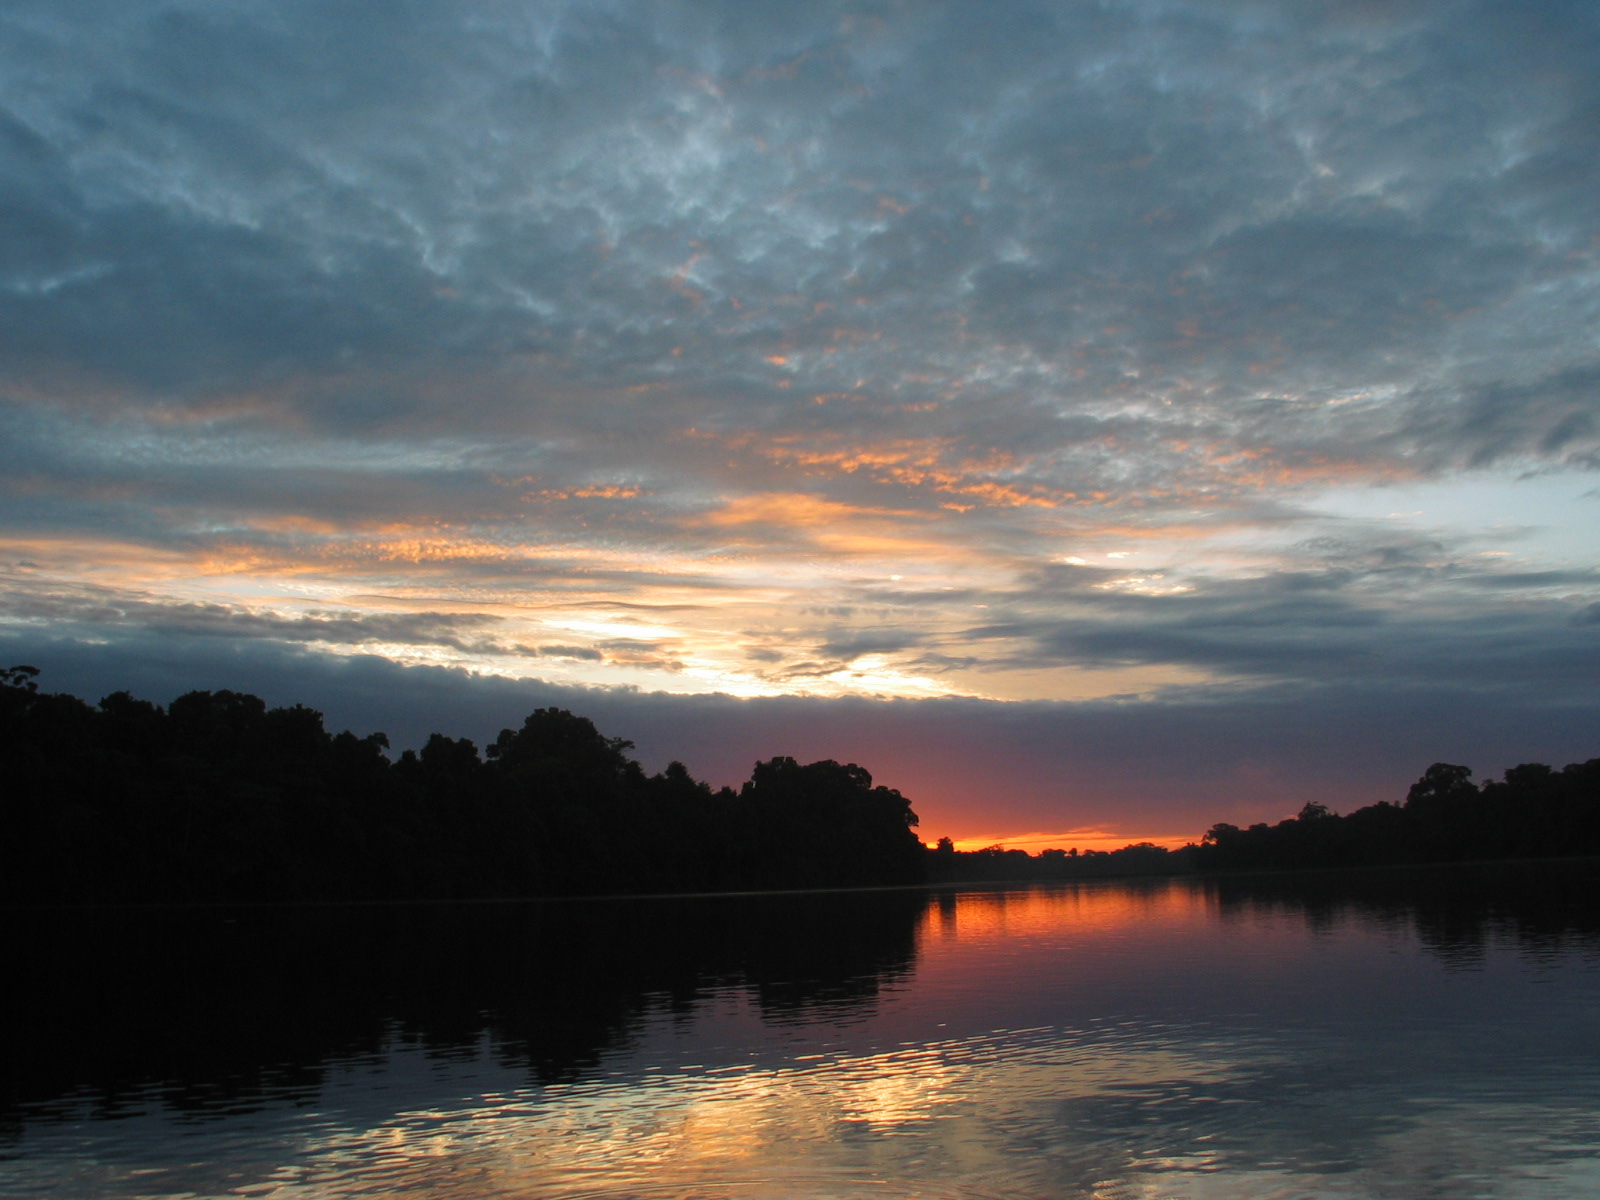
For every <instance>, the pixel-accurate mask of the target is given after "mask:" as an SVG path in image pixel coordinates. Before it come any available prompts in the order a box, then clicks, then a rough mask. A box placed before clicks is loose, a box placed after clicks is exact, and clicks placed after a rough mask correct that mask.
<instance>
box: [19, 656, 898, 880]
mask: <svg viewBox="0 0 1600 1200" xmlns="http://www.w3.org/2000/svg"><path fill="white" fill-rule="evenodd" d="M37 675H38V672H37V671H36V670H35V669H34V668H32V667H13V668H9V669H5V670H0V776H3V778H4V781H5V787H4V798H3V800H0V820H3V823H4V828H5V830H6V836H5V838H4V839H3V843H0V901H4V902H9V903H45V904H60V903H69V904H72V903H107V902H118V903H121V902H193V901H224V900H225V901H288V900H387V899H464V898H485V897H521V896H548V895H578V894H602V893H635V894H638V893H650V892H668V891H671V892H693V891H726V890H740V889H771V888H815V887H846V886H861V885H876V884H902V883H915V882H918V881H920V880H922V879H923V878H924V875H925V858H926V855H925V852H924V849H923V846H922V843H921V842H920V841H918V840H917V837H916V834H915V833H914V832H913V827H914V826H915V825H916V824H917V816H916V814H915V813H914V812H913V811H912V809H911V804H910V802H909V801H908V800H907V799H906V798H905V797H904V796H902V795H901V794H900V793H899V792H897V791H895V790H894V789H893V788H888V787H883V786H881V785H877V786H875V785H874V784H873V782H872V776H871V775H870V774H869V773H868V772H867V771H866V770H865V769H864V768H862V767H859V766H856V765H855V764H853V763H851V764H840V763H837V762H833V761H829V760H825V761H822V762H814V763H809V764H801V763H798V762H796V761H795V760H794V759H792V758H773V759H770V760H768V761H766V762H761V763H757V764H756V766H755V770H754V772H753V774H752V776H751V778H750V779H749V780H748V781H746V782H745V783H744V784H743V786H742V787H740V788H739V789H737V790H734V789H732V788H721V789H717V790H713V789H712V788H711V787H710V786H709V785H708V784H706V783H703V782H700V781H698V780H696V779H694V778H692V777H691V776H690V774H689V772H688V771H687V770H686V769H685V768H684V766H683V765H682V764H681V763H677V762H674V763H671V764H669V765H668V766H667V768H666V769H665V770H664V771H662V772H660V773H658V774H655V775H647V774H646V773H645V772H644V770H643V768H641V767H640V765H639V763H638V762H637V761H635V760H634V759H633V758H632V757H630V756H629V753H628V752H629V751H630V750H631V749H632V748H633V747H632V743H630V742H628V741H625V740H623V739H621V738H614V737H606V736H605V735H603V734H602V733H601V732H600V731H599V730H598V729H596V728H595V726H594V724H593V722H591V721H590V720H588V718H586V717H581V716H577V715H575V714H573V713H570V712H568V711H566V710H565V709H559V708H540V709H536V710H535V711H534V712H532V713H530V714H529V715H528V717H527V719H526V720H524V721H523V723H522V725H521V727H520V728H518V729H503V730H501V731H500V734H499V736H498V737H496V739H495V740H494V741H493V742H492V743H490V744H489V745H488V746H487V747H486V748H485V751H484V752H483V753H481V754H480V752H479V750H478V747H477V746H476V745H475V744H474V743H473V742H472V741H470V740H468V739H466V738H451V737H447V736H445V735H443V734H438V733H436V734H434V735H432V736H431V737H430V738H429V739H428V741H427V743H426V744H425V745H424V746H423V747H422V748H421V750H420V751H415V752H413V751H411V750H407V751H405V752H403V753H402V754H400V755H399V756H398V757H396V758H394V759H392V760H391V758H390V757H389V755H388V754H387V751H388V748H389V747H388V739H387V738H386V737H385V736H384V735H383V734H381V733H374V734H369V735H368V736H366V737H358V736H356V735H355V734H353V733H349V732H344V733H338V734H333V733H330V732H329V731H328V730H327V729H326V728H325V727H324V724H323V718H322V714H321V713H319V712H317V711H315V710H314V709H310V708H306V707H304V706H302V705H298V704H297V705H292V706H289V707H285V708H269V707H267V705H266V703H265V702H264V701H263V700H262V699H260V698H259V697H257V696H253V695H248V694H245V693H241V692H232V691H226V690H224V691H216V692H204V691H202V692H189V693H187V694H186V695H183V696H179V697H178V698H177V699H176V700H174V701H173V702H172V703H171V704H169V705H167V706H166V707H164V708H163V707H162V706H160V705H157V704H153V703H151V702H149V701H147V700H140V699H137V698H135V697H133V696H131V695H129V694H128V693H126V692H116V693H114V694H112V695H110V696H107V697H105V698H104V699H103V700H101V701H100V703H99V704H98V705H90V704H87V703H85V702H84V701H82V700H80V699H78V698H77V697H75V696H70V695H64V694H50V693H47V692H43V691H41V690H40V689H39V687H38V684H37V680H36V676H37Z"/></svg>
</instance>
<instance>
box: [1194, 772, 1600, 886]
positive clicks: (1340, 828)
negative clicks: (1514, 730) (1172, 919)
mask: <svg viewBox="0 0 1600 1200" xmlns="http://www.w3.org/2000/svg"><path fill="white" fill-rule="evenodd" d="M1585 854H1600V758H1591V759H1590V760H1589V761H1588V762H1582V763H1570V764H1568V765H1567V766H1565V767H1563V768H1562V769H1561V770H1559V771H1558V770H1555V769H1554V768H1552V767H1548V766H1546V765H1545V764H1543V763H1523V764H1522V765H1521V766H1516V767H1512V768H1511V769H1509V770H1508V771H1506V772H1505V774H1504V776H1503V777H1502V778H1501V779H1497V780H1496V779H1491V780H1487V781H1485V782H1484V783H1483V784H1482V785H1479V784H1476V783H1474V782H1473V781H1472V770H1471V768H1469V767H1464V766H1460V765H1457V764H1455V763H1442V762H1441V763H1434V764H1433V765H1432V766H1431V767H1429V768H1428V769H1427V770H1426V771H1425V772H1424V773H1423V775H1422V778H1420V779H1418V780H1417V782H1416V783H1414V784H1412V785H1411V789H1410V790H1409V791H1408V792H1407V793H1406V798H1405V801H1404V802H1403V803H1399V804H1396V803H1393V802H1390V801H1387V800H1385V801H1382V802H1380V803H1378V804H1371V805H1368V806H1366V807H1365V808H1358V809H1356V810H1354V811H1353V812H1350V813H1346V814H1345V815H1344V816H1340V815H1339V814H1338V813H1335V812H1332V811H1330V810H1329V809H1328V808H1327V806H1326V805H1323V804H1318V803H1310V804H1306V805H1305V806H1303V807H1302V808H1301V809H1300V812H1299V814H1298V815H1296V816H1293V817H1289V818H1287V819H1286V820H1283V821H1279V822H1278V823H1277V824H1275V825H1268V824H1265V823H1263V824H1258V825H1251V826H1249V827H1248V828H1245V829H1240V828H1239V827H1238V826H1237V825H1229V824H1217V825H1213V826H1212V827H1211V828H1210V830H1208V831H1207V833H1206V835H1205V837H1204V838H1203V839H1202V841H1201V843H1200V845H1199V846H1198V847H1197V848H1196V862H1197V865H1198V866H1199V867H1200V869H1201V870H1210V871H1239V870H1263V869H1266V870H1297V869H1302V868H1308V867H1365V866H1387V865H1394V864H1399V863H1446V862H1465V861H1472V860H1486V859H1510V858H1550V857H1557V856H1563V855H1585Z"/></svg>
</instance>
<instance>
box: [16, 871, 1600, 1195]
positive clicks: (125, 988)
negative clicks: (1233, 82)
mask: <svg viewBox="0 0 1600 1200" xmlns="http://www.w3.org/2000/svg"><path fill="white" fill-rule="evenodd" d="M1595 874H1596V869H1595V864H1592V863H1589V864H1568V865H1564V866H1560V867H1556V868H1552V867H1551V866H1549V865H1543V866H1540V867H1537V868H1533V869H1531V870H1530V869H1526V868H1481V869H1480V868H1473V869H1467V868H1451V869H1440V870H1434V871H1429V872H1425V873H1421V874H1417V873H1409V874H1401V873H1395V872H1389V873H1378V874H1373V875H1370V876H1352V875H1333V874H1330V875H1325V876H1319V877H1316V878H1311V879H1302V880H1294V881H1289V880H1283V879H1276V880H1272V879H1253V880H1251V879H1236V880H1225V881H1223V880H1204V881H1147V882H1140V883H1138V884H1129V885H1115V884H1096V885H1078V886H1060V887H1049V888H1033V889H1020V890H993V891H983V890H966V891H950V892H942V893H933V894H927V893H920V892H869V893H844V894H837V895H829V896H783V897H777V896H769V897H739V898H724V899H712V900H705V899H700V900H664V901H629V902H617V903H585V904H535V905H525V906H518V905H507V906H464V907H458V908H448V909H425V910H418V909H404V908H391V909H355V910H351V909H343V910H328V909H305V910H295V911H292V912H282V911H267V910H255V911H243V912H228V913H222V912H206V913H186V914H176V913H167V914H151V913H138V914H134V913H124V914H116V915H106V914H99V915H94V916H88V915H78V916H74V917H70V918H54V919H50V920H46V919H43V918H40V917H38V916H37V915H32V916H20V917H19V916H18V915H16V914H13V915H12V916H10V917H9V918H7V920H6V923H7V936H8V943H9V944H10V946H11V947H12V948H13V954H14V959H13V961H15V962H16V963H18V964H19V965H20V967H21V970H20V971H19V972H17V973H16V974H14V975H13V978H14V979H17V980H20V981H23V983H22V986H20V987H18V986H13V987H12V988H11V989H10V990H9V993H8V995H7V1000H6V1005H7V1008H6V1020H5V1029H4V1036H3V1040H0V1048H3V1053H4V1055H5V1059H4V1062H3V1063H0V1066H3V1067H4V1081H5V1082H4V1087H5V1089H6V1090H5V1093H4V1096H3V1099H0V1105H3V1110H0V1121H3V1122H4V1123H3V1124H0V1192H3V1193H4V1194H5V1195H7V1196H24V1197H31V1196H46V1195H48V1196H64V1197H132V1196H206V1197H209V1196H225V1195H250V1196H280V1197H302V1196H303V1197H312V1196H315V1197H344V1196H397V1195H405V1196H417V1197H424V1198H436V1197H440V1198H442V1197H463V1198H465V1197H512V1196H517V1197H527V1196H536V1197H589V1198H599V1197H623V1196H636V1197H641V1198H649V1200H665V1198H667V1197H672V1198H674V1200H687V1198H689V1197H699V1198H702V1200H713V1198H724V1197H727V1198H732V1197H768V1196H770V1197H779V1196H786V1197H856V1196H884V1197H887V1196H895V1197H902V1196H923V1197H947V1198H948V1197H1030V1198H1031V1197H1098V1198H1102V1200H1111V1198H1113V1197H1116V1198H1133V1197H1148V1198H1155V1197H1195V1198H1209V1197H1216V1198H1218V1200H1221V1198H1223V1197H1228V1198H1233V1197H1284V1198H1288V1197H1306V1196H1318V1197H1323V1196H1325V1197H1391V1196H1393V1197H1402V1196H1405V1197H1413V1196H1428V1197H1440V1198H1454V1197H1479V1196H1487V1197H1507V1198H1510V1197H1517V1198H1522V1197H1544V1196H1548V1197H1557V1196H1560V1197H1567V1196H1575V1195H1587V1194H1597V1195H1600V1020H1597V1018H1600V908H1597V904H1596V900H1597V895H1600V888H1597V886H1596V884H1595V879H1594V877H1595Z"/></svg>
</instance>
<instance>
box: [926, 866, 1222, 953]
mask: <svg viewBox="0 0 1600 1200" xmlns="http://www.w3.org/2000/svg"><path fill="white" fill-rule="evenodd" d="M1209 910H1210V906H1209V905H1208V903H1207V901H1206V897H1205V893H1204V892H1203V891H1201V890H1200V889H1198V888H1195V887H1193V886H1191V885H1190V884H1188V883H1187V882H1180V881H1176V880H1169V879H1161V880H1153V881H1151V882H1150V883H1148V884H1146V885H1143V886H1140V885H1138V884H1132V885H1130V884H1129V883H1128V882H1127V881H1119V882H1117V883H1116V884H1114V885H1096V884H1095V883H1092V882H1091V883H1084V884H1081V885H1078V886H1073V887H1039V888H1033V889H1026V890H1024V889H1016V888H1007V889H1005V890H993V891H988V890H971V891H962V892H955V893H950V894H947V895H944V896H940V897H937V898H936V899H935V901H934V903H932V904H930V905H929V906H928V911H927V913H926V915H925V916H924V918H923V929H924V932H937V934H938V935H939V936H940V937H942V938H950V937H958V938H960V939H961V940H962V941H963V942H967V943H972V942H984V941H989V942H994V941H1016V940H1021V941H1024V942H1026V943H1028V944H1030V945H1042V944H1054V943H1059V942H1061V941H1063V940H1077V939H1080V938H1082V937H1083V936H1084V935H1086V934H1089V933H1091V932H1098V933H1106V932H1116V933H1118V934H1125V933H1127V932H1128V931H1130V930H1134V929H1137V930H1142V931H1144V932H1145V933H1146V934H1155V933H1156V932H1157V931H1160V930H1173V931H1176V930H1177V929H1181V928H1187V927H1192V926H1195V925H1198V924H1201V923H1202V922H1204V921H1205V920H1206V919H1207V914H1208V912H1209Z"/></svg>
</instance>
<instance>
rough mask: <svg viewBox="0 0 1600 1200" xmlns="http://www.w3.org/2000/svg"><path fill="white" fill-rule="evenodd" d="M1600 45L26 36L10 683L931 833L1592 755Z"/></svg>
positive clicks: (1112, 36) (0, 590)
mask: <svg viewBox="0 0 1600 1200" xmlns="http://www.w3.org/2000/svg"><path fill="white" fill-rule="evenodd" d="M1597 335H1600V8H1597V7H1596V6H1595V5H1593V4H1592V3H1586V2H1585V3H1567V2H1564V0H1546V2H1544V3H1540V4H1538V5H1530V6H1513V5H1506V4H1503V3H1488V2H1485V3H1475V2H1469V0H1461V2H1445V0H1437V2H1435V0H1338V2H1337V3H1322V2H1319V0H1296V2H1294V3H1287V2H1285V3H1252V2H1246V0H1239V2H1225V0H1215V2H1181V0H1162V2H1154V0H1151V2H1143V0H1140V2H1121V0H1104V2H1100V3H1087V2H1084V3H1076V2H1074V3H1066V2H1058V3H1050V4H1034V3H1024V2H1021V0H989V2H987V3H984V4H981V5H979V4H969V3H935V2H932V0H929V2H923V3H898V2H881V3H880V2H849V3H830V2H826V0H818V2H816V3H808V4H804V5H796V4H790V3H761V2H760V0H729V2H727V3H721V2H717V0H703V2H693V3H691V2H688V0H662V2H659V3H651V2H648V0H637V2H631V3H626V4H612V3H603V2H600V0H590V2H584V3H557V2H549V3H540V2H530V0H519V2H515V3H512V2H498V0H473V2H466V0H396V2H394V3H389V4H383V5H374V4H370V3H365V2H358V0H315V2H310V0H306V2H297V0H204V2H198V0H197V2H182V0H105V2H99V0H74V2H73V3H71V4H62V3H60V0H9V2H8V3H7V4H6V5H5V7H4V9H3V10H0V657H3V658H7V659H8V660H9V661H12V662H27V663H30V664H33V665H37V666H39V667H40V668H41V669H42V670H43V671H44V674H43V675H42V676H41V681H40V682H41V686H43V687H45V688H46V689H47V690H61V691H72V692H74V693H76V694H79V695H82V696H84V697H85V698H87V699H90V700H96V699H98V698H99V696H101V695H104V694H106V693H108V692H111V691H115V690H119V689H124V688H126V689H129V690H132V691H134V692H135V693H136V694H138V695H142V696H146V697H147V698H150V699H154V700H158V701H161V702H165V701H167V700H170V699H171V698H172V697H173V696H175V695H177V694H179V693H181V692H183V691H186V690H190V689H192V688H208V689H217V688H224V687H227V688H233V689H235V690H243V691H254V692H257V693H258V694H261V695H263V696H264V697H266V698H267V699H268V700H269V701H271V702H272V703H279V704H287V703H294V702H305V703H308V704H312V705H313V706H315V707H317V708H319V709H321V710H323V711H324V712H325V713H326V715H327V718H328V722H329V724H330V725H332V726H333V727H335V728H346V727H348V728H352V729H355V730H356V731H357V732H360V733H366V732H370V731H372V730H374V729H382V730H384V731H386V732H387V733H388V734H389V736H390V738H391V741H392V742H393V744H394V746H395V747H396V749H399V748H401V747H404V746H407V745H416V744H419V743H420V741H421V740H423V739H425V738H426V736H427V734H428V733H429V732H431V731H434V730H437V731H440V732H444V733H448V734H450V735H452V736H466V737H472V738H474V739H475V740H477V741H479V742H480V743H482V742H484V741H488V740H492V739H493V737H494V735H495V733H496V732H497V731H498V730H499V729H500V728H501V727H502V726H506V725H514V724H516V723H518V722H519V721H520V719H521V717H522V716H523V715H525V714H526V713H527V712H528V711H530V710H531V709H532V708H534V707H539V706H543V705H548V704H557V705H560V706H562V707H568V708H571V709H572V710H574V711H577V712H580V713H583V714H584V715H587V716H590V717H592V718H593V719H594V720H595V721H596V723H597V724H598V725H599V726H600V728H601V730H602V732H604V733H606V734H608V735H611V736H621V737H627V738H630V739H632V740H633V741H634V742H635V743H636V747H637V750H636V752H637V754H638V755H639V757H640V759H641V761H642V762H643V763H644V764H645V765H646V767H647V768H649V769H651V770H657V769H660V768H661V767H662V766H664V765H665V764H666V763H667V762H668V761H669V760H671V759H679V760H681V761H683V762H684V763H685V764H686V765H687V766H688V767H689V769H690V771H691V772H693V773H694V774H695V775H696V776H697V777H701V778H706V779H708V780H710V781H711V782H712V783H714V784H717V785H721V784H724V783H728V784H737V783H738V782H739V781H740V780H741V779H743V778H746V777H747V776H748V773H749V769H750V766H751V765H752V764H753V763H754V762H755V761H756V760H757V759H760V758H767V757H771V756H772V755H774V754H791V755H794V756H795V757H798V758H801V759H802V760H811V759H816V758H835V759H839V760H841V761H856V762H859V763H860V764H861V765H863V766H865V767H867V768H868V769H869V770H870V771H872V772H873V774H874V776H875V778H876V780H877V781H878V782H880V783H885V784H888V785H889V786H892V787H897V788H899V789H900V790H901V791H903V792H904V793H905V794H906V795H908V796H909V797H911V799H912V801H913V804H914V805H915V807H916V809H917V811H918V812H919V813H920V814H921V815H922V818H923V820H922V825H921V833H922V836H924V837H925V838H927V839H929V840H932V839H933V838H935V837H938V836H946V835H948V836H951V837H954V838H955V839H956V840H957V842H958V844H960V845H976V844H986V843H989V842H1003V843H1005V844H1015V845H1023V846H1025V847H1027V848H1037V847H1038V846H1042V845H1046V844H1050V845H1080V846H1085V847H1087V846H1090V845H1102V844H1113V843H1114V844H1122V843H1123V842H1126V841H1131V840H1140V839H1150V840H1156V841H1173V842H1181V841H1184V840H1189V839H1193V838H1197V837H1198V836H1199V835H1200V834H1201V833H1202V832H1203V831H1204V830H1205V829H1206V828H1207V827H1208V826H1209V825H1210V824H1212V823H1213V822H1215V821H1220V820H1228V821H1233V822H1235V823H1241V822H1243V823H1248V822H1251V821H1257V820H1276V819H1279V818H1281V817H1283V816H1286V815H1289V814H1291V813H1293V812H1295V811H1296V810H1298V809H1299V807H1300V806H1301V805H1302V804H1303V803H1305V802H1306V801H1308V800H1318V801H1321V802H1324V803H1327V804H1329V805H1330V806H1331V807H1333V808H1334V809H1336V810H1338V811H1348V810H1349V809H1351V808H1354V807H1357V806H1358V805H1361V804H1367V803H1372V802H1374V801H1376V800H1383V799H1393V800H1399V799H1401V798H1403V796H1404V791H1405V788H1406V786H1407V785H1408V784H1409V783H1410V782H1411V781H1412V780H1414V779H1415V778H1416V777H1417V776H1419V775H1420V774H1421V773H1422V771H1423V769H1424V768H1426V766H1427V765H1428V764H1429V763H1431V762H1434V761H1441V760H1442V761H1452V762H1462V763H1465V764H1467V765H1469V766H1472V767H1474V768H1475V769H1476V770H1477V772H1478V774H1479V776H1480V777H1487V776H1492V775H1496V774H1498V773H1499V772H1500V771H1502V770H1504V769H1505V768H1506V767H1509V766H1512V765H1515V764H1516V763H1519V762H1525V761H1543V762H1552V763H1554V764H1555V765H1558V766H1559V765H1562V764H1564V763H1566V762H1570V761H1581V760H1586V759H1588V758H1592V757H1595V756H1597V755H1600V469H1597V468H1600V336H1597Z"/></svg>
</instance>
